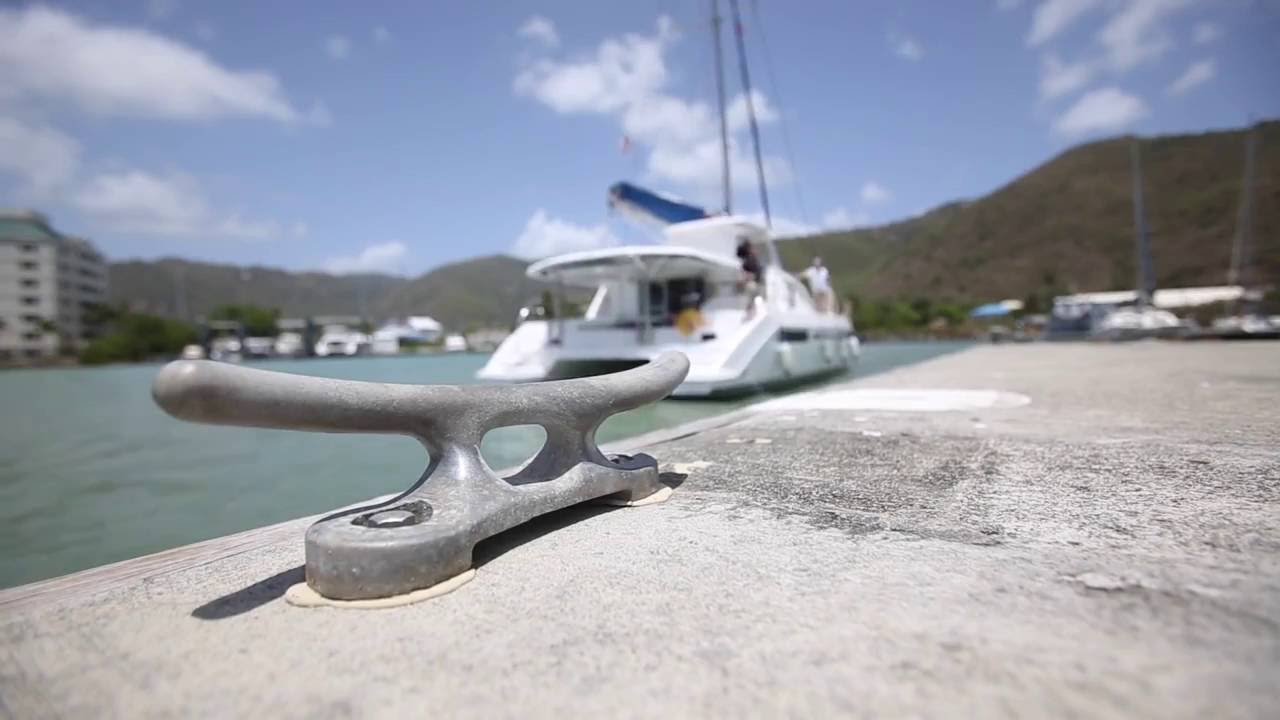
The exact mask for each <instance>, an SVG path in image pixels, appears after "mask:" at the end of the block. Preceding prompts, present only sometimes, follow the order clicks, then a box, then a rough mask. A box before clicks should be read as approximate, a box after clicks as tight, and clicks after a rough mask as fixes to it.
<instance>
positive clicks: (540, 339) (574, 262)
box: [478, 2, 860, 397]
mask: <svg viewBox="0 0 1280 720" xmlns="http://www.w3.org/2000/svg"><path fill="white" fill-rule="evenodd" d="M731 7H732V9H733V11H734V15H735V17H734V21H735V25H737V24H739V18H738V17H737V4H736V3H731ZM712 14H713V22H712V27H713V29H714V30H715V39H716V44H715V49H716V61H717V62H716V66H717V71H718V72H717V79H718V80H720V79H721V78H720V75H721V74H720V73H719V69H720V67H721V65H722V63H721V60H720V52H719V51H720V43H719V17H718V11H717V9H716V3H714V2H713V3H712ZM737 37H738V51H739V61H740V62H739V64H740V67H741V69H742V76H743V77H742V79H743V96H744V97H745V98H747V102H746V107H747V115H748V120H749V124H750V127H751V129H752V140H753V143H754V147H755V151H756V153H755V154H756V160H757V163H756V170H757V178H758V180H759V189H760V197H761V206H762V208H763V211H764V217H765V225H764V226H761V225H759V224H757V223H754V222H752V221H750V220H748V219H747V218H744V217H741V216H736V215H733V214H732V213H731V207H730V205H731V197H732V194H731V192H730V187H731V183H730V178H729V141H728V137H727V132H726V130H725V122H724V117H725V116H724V92H723V81H722V80H721V82H720V83H719V85H718V89H719V95H720V112H721V138H720V139H721V151H722V161H723V162H722V168H723V186H724V208H723V211H722V212H715V213H712V212H709V211H707V210H705V209H703V208H700V207H697V206H694V205H690V204H687V203H684V202H682V201H680V200H677V199H675V198H671V197H667V196H665V195H660V194H657V193H653V192H650V191H648V190H644V189H642V188H639V187H636V186H634V185H631V184H629V183H618V184H616V185H614V186H613V187H612V188H611V189H610V192H609V202H610V204H611V206H612V207H613V208H614V209H616V210H619V211H621V212H624V213H627V214H630V215H633V216H636V217H639V218H642V219H645V220H650V221H653V222H656V223H659V224H661V225H662V226H664V230H663V237H662V239H661V242H660V243H657V244H650V245H629V246H623V247H613V248H606V249H601V250H589V251H582V252H573V253H567V254H563V255H557V256H553V257H550V258H547V259H544V260H541V261H538V262H535V263H533V264H532V265H530V266H529V268H528V270H527V274H528V276H529V277H530V278H532V279H534V280H539V281H542V282H544V283H547V284H548V285H550V286H551V287H552V288H554V290H553V292H552V302H551V303H550V304H551V307H549V308H548V307H541V308H538V309H537V310H536V311H530V312H522V313H521V317H522V319H523V322H522V323H521V324H520V325H519V326H518V327H517V328H516V329H515V331H514V332H513V333H512V334H511V335H510V336H509V337H508V338H507V339H506V340H505V341H503V342H502V344H501V345H500V346H499V347H498V349H497V351H496V352H494V353H493V355H492V356H491V357H490V358H489V361H488V363H487V364H486V365H485V366H484V367H483V368H482V369H481V370H480V372H479V373H478V377H479V378H481V379H483V380H490V381H503V382H527V381H536V380H550V379H558V378H569V377H581V376H586V375H595V374H600V373H605V372H612V371H616V370H622V369H626V368H628V367H633V366H636V365H641V364H644V363H646V362H648V361H650V360H652V359H653V358H655V357H657V356H658V355H660V354H661V353H663V352H667V351H670V350H678V351H681V352H683V353H684V354H685V355H687V356H688V358H689V362H690V370H689V374H688V376H687V377H686V379H685V381H684V382H683V383H682V384H681V385H680V386H679V387H678V388H676V390H675V392H674V393H672V394H673V396H675V397H717V396H727V395H742V394H747V393H752V392H757V391H760V390H763V389H768V388H775V387H779V386H785V385H793V384H797V383H801V382H805V381H811V380H815V379H818V378H822V377H825V376H829V375H833V374H836V373H843V372H846V371H848V370H849V369H850V368H852V367H853V366H854V365H855V364H856V362H857V359H858V355H859V350H860V348H859V344H858V339H857V337H856V336H855V335H854V333H853V327H852V323H851V322H850V321H849V319H848V318H847V317H845V316H843V315H840V314H836V313H831V312H822V311H820V310H819V309H818V307H817V306H816V304H815V302H814V300H813V298H811V297H810V294H809V291H808V289H806V288H805V286H804V285H802V284H801V283H800V281H799V280H797V279H796V278H795V277H794V276H792V275H791V274H789V273H788V272H786V270H785V269H784V268H783V267H782V264H781V262H780V261H779V260H778V253H777V249H776V247H775V246H774V240H773V237H772V236H771V235H770V233H769V230H768V225H769V204H768V193H767V189H766V187H765V183H764V173H763V171H762V167H761V162H760V145H759V133H758V131H757V129H756V123H755V116H754V111H753V109H752V104H751V102H750V98H751V88H750V80H749V77H748V74H747V70H746V64H745V63H746V57H745V53H744V52H743V48H742V36H741V33H738V34H737ZM744 242H745V243H746V244H747V245H749V246H750V247H752V248H753V249H763V250H764V251H765V253H764V256H765V259H764V261H763V262H762V265H763V267H762V268H761V270H762V272H761V273H760V275H761V277H760V280H761V281H760V282H755V280H754V279H751V278H750V276H748V275H746V274H745V273H744V264H743V262H742V261H741V260H740V259H739V255H738V251H739V247H740V245H741V244H742V243H744ZM753 251H754V250H753ZM567 289H574V290H580V289H588V290H590V291H591V295H590V297H591V300H590V302H589V303H588V304H587V307H586V310H585V312H583V313H582V315H581V316H580V317H567V312H566V306H567V303H566V302H565V293H566V290H567Z"/></svg>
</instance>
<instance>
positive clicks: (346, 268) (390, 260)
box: [324, 242, 409, 275]
mask: <svg viewBox="0 0 1280 720" xmlns="http://www.w3.org/2000/svg"><path fill="white" fill-rule="evenodd" d="M408 254H409V248H408V247H407V246H405V244H404V243H402V242H389V243H382V244H380V245H370V246H369V247H367V248H365V249H363V250H361V251H360V252H359V254H357V255H353V256H349V257H335V258H330V259H329V260H326V261H325V263H324V269H325V271H326V272H330V273H333V274H334V275H353V274H357V273H390V274H392V275H401V274H403V265H404V259H405V256H407V255H408Z"/></svg>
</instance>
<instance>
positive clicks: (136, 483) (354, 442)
mask: <svg viewBox="0 0 1280 720" xmlns="http://www.w3.org/2000/svg"><path fill="white" fill-rule="evenodd" d="M966 345H967V343H944V342H923V343H878V344H871V345H867V346H864V352H863V357H862V361H861V364H860V366H859V369H858V373H857V374H858V375H859V376H865V375H868V374H873V373H877V372H882V371H884V370H888V369H891V368H894V367H897V366H900V365H906V364H909V363H913V362H919V361H921V360H926V359H929V358H931V357H936V356H938V355H942V354H945V353H948V352H952V351H955V350H958V349H960V348H963V347H965V346H966ZM484 360H485V356H482V355H473V354H447V355H430V356H425V355H424V356H402V357H370V358H351V359H340V360H276V361H269V362H263V363H260V364H258V365H259V366H260V367H264V368H266V369H270V370H278V371H282V372H292V373H301V374H305V375H318V376H324V377H334V378H343V379H351V380H371V381H378V382H391V383H467V382H472V378H473V377H474V374H475V371H476V370H477V369H479V367H480V366H481V365H482V364H483V363H484ZM159 368H160V366H159V365H129V366H112V367H104V368H72V369H51V370H12V371H7V372H3V373H0V398H3V403H4V411H3V413H0V549H2V550H3V552H2V553H0V587H11V586H14V585H20V584H23V583H27V582H32V581H35V580H40V579H43V578H48V577H55V576H58V575H62V574H65V573H69V572H74V571H76V570H83V569H85V568H90V567H94V566H96V565H101V564H104V563H109V562H114V561H117V560H125V559H128V558H132V557H137V556H139V555H144V554H147V553H151V552H156V551H159V550H164V549H167V548H171V547H176V546H179V545H184V544H187V543H192V542H196V541H199V540H204V539H208V538H212V537H218V536H222V535H226V534H229V533H234V532H238V531H241V530H247V529H250V528H255V527H260V526H263V525H268V524H271V523H276V522H280V521H283V520H288V519H292V518H296V517H301V516H305V515H310V514H314V513H319V512H324V511H326V510H330V509H333V508H336V507H339V506H342V505H345V504H348V503H353V502H358V501H360V500H365V499H367V498H370V497H373V496H377V495H382V494H386V493H390V492H396V491H399V490H403V489H405V488H407V487H408V486H409V485H410V484H412V482H413V481H414V480H415V479H416V478H417V477H418V476H419V475H420V474H421V472H422V470H423V468H425V467H426V461H427V458H426V452H425V450H424V449H423V448H422V447H421V446H420V445H419V444H418V443H417V442H416V441H415V440H413V439H411V438H407V437H386V436H375V435H325V434H315V433H301V432H287V431H273V430H256V429H245V428H227V427H214V426H205V425H192V424H188V423H184V422H180V421H178V420H174V419H173V418H170V417H168V416H167V415H165V414H164V413H162V412H161V411H160V410H159V409H158V408H157V407H156V406H155V404H154V403H153V402H152V400H151V394H150V387H151V381H152V379H153V378H154V376H155V374H156V372H157V371H158V370H159ZM758 399H759V398H748V399H747V400H742V401H737V402H732V403H729V402H710V401H705V402H693V401H666V402H661V403H658V404H656V405H653V406H650V407H645V408H640V409H638V410H633V411H630V412H627V413H623V414H620V415H617V416H614V417H613V418H611V419H610V420H609V421H608V422H607V423H606V424H605V425H604V427H603V428H601V431H600V433H599V440H600V441H601V442H609V441H611V440H618V439H622V438H625V437H629V436H633V435H638V434H640V433H644V432H648V431H651V430H656V429H659V428H663V427H670V426H674V425H677V424H680V423H683V422H688V421H690V420H695V419H698V418H702V417H707V416H711V415H716V414H719V413H723V412H726V411H728V410H731V409H733V408H734V407H737V406H739V405H741V404H743V403H745V402H750V401H752V400H758ZM539 433H540V431H538V430H534V429H530V428H507V429H503V430H499V431H494V432H492V433H490V434H489V435H488V436H487V437H486V438H485V441H484V444H483V446H482V450H483V452H484V456H485V459H486V461H487V462H488V463H489V465H490V466H492V467H495V468H504V467H510V466H512V465H515V464H518V463H520V462H521V461H523V460H524V459H525V458H527V457H529V456H530V455H531V454H532V453H533V452H534V451H536V450H537V448H538V447H539V444H540V441H541V436H540V434H539Z"/></svg>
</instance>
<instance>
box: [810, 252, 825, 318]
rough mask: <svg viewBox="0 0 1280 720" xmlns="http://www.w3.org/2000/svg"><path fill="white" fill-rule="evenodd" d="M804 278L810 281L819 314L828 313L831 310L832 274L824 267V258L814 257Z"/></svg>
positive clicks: (814, 302)
mask: <svg viewBox="0 0 1280 720" xmlns="http://www.w3.org/2000/svg"><path fill="white" fill-rule="evenodd" d="M804 277H805V280H807V281H809V292H811V293H813V304H814V305H815V306H817V308H818V312H822V313H824V312H827V311H828V310H829V309H830V308H831V273H830V272H829V271H828V270H827V268H826V267H824V266H823V264H822V258H820V257H817V256H814V258H813V262H812V263H810V265H809V267H808V269H806V270H805V271H804Z"/></svg>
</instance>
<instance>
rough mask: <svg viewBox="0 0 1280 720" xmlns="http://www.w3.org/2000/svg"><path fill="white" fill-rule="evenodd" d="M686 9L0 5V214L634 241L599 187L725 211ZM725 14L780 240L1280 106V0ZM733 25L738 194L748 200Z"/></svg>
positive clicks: (240, 231) (118, 222)
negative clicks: (1135, 137)
mask: <svg viewBox="0 0 1280 720" xmlns="http://www.w3.org/2000/svg"><path fill="white" fill-rule="evenodd" d="M709 4H710V3H709V1H708V0H636V1H635V2H628V3H612V2H611V3H601V2H586V1H585V0H578V1H576V2H571V1H568V0H528V1H526V2H514V1H512V2H483V1H477V2H468V3H460V2H458V3H455V2H436V3H404V2H380V1H377V0H364V1H362V2H360V3H352V2H338V1H336V0H335V1H331V2H324V1H320V0H312V1H309V2H301V0H298V1H296V2H289V3H260V2H256V1H251V0H244V1H236V0H220V1H216V2H215V1H212V0H210V1H206V2H197V1H196V0H139V1H138V2H128V1H127V0H85V1H84V2H67V3H55V4H40V3H26V2H14V1H13V0H0V207H19V208H33V209H37V210H39V211H41V212H44V213H45V214H47V215H48V216H49V217H50V218H51V220H52V221H53V223H54V225H55V227H57V228H59V229H60V230H61V231H63V232H65V233H69V234H75V235H80V236H84V237H88V238H89V239H91V240H92V241H94V242H95V243H96V244H97V245H98V246H99V247H100V248H101V249H102V250H103V251H104V252H105V253H106V254H107V255H108V256H109V257H111V258H113V259H124V258H134V257H142V258H155V257H165V256H181V257H187V258H192V259H200V260H209V261H216V262H234V263H242V264H261V265H269V266H277V267H285V268H289V269H295V270H327V271H330V272H338V273H350V272H388V273H394V274H402V275H416V274H419V273H421V272H424V271H426V270H429V269H431V268H433V267H436V266H439V265H441V264H445V263H448V262H452V261H457V260H461V259H466V258H469V257H475V256H478V255H486V254H492V253H511V254H516V255H519V256H522V257H527V258H533V257H541V256H545V255H549V254H553V253H556V252H563V251H567V250H577V249H586V248H594V247H605V246H609V245H615V244H625V243H643V242H653V241H654V240H655V238H656V236H657V233H656V231H655V230H654V229H653V228H649V227H643V226H638V225H636V224H635V223H634V222H632V221H631V220H628V219H626V218H624V217H619V216H617V215H616V214H613V213H611V212H610V211H609V209H608V207H607V204H606V191H607V188H608V187H609V185H611V184H612V183H614V182H616V181H619V180H628V181H632V182H635V183H638V184H640V185H643V186H645V187H648V188H651V189H654V190H657V191H661V192H664V193H667V194H671V195H675V196H677V197H681V198H685V199H688V200H690V201H693V202H696V203H700V204H704V205H705V206H707V207H709V208H719V207H721V206H722V204H723V199H722V192H721V189H720V154H719V152H720V151H719V147H720V146H719V135H718V133H719V125H718V119H717V112H716V100H715V75H714V70H713V68H714V64H713V57H714V55H713V52H712V49H711V48H712V42H711V24H710V18H709V16H710V11H709ZM720 5H721V10H722V13H724V14H726V15H727V13H728V0H721V2H720ZM741 6H742V17H743V27H744V38H745V42H746V46H747V56H748V60H749V67H750V72H751V76H752V82H753V87H754V91H753V93H752V95H751V99H752V100H753V103H752V104H753V105H754V106H755V110H756V114H757V116H758V119H759V121H760V130H761V135H762V144H763V154H764V165H765V175H766V177H767V178H768V180H769V183H768V188H769V195H770V200H771V203H770V204H771V206H772V211H773V213H772V214H773V224H774V230H775V233H777V234H779V235H786V234H797V233H803V232H810V231H816V230H819V229H836V228H845V227H856V226H863V225H875V224H880V223H884V222H889V221H893V220H897V219H902V218H906V217H911V216H913V215H917V214H920V213H922V212H925V211H927V210H928V209H930V208H933V207H935V206H937V205H940V204H943V203H946V202H950V201H954V200H957V199H962V198H972V197H978V196H981V195H983V194H985V193H987V192H990V191H992V190H994V189H996V188H998V187H1000V186H1002V185H1004V184H1005V183H1007V182H1009V181H1011V180H1013V179H1014V178H1015V177H1017V176H1018V175H1020V174H1022V173H1024V172H1026V171H1028V170H1030V169H1032V168H1034V167H1035V166H1037V165H1039V164H1041V163H1043V162H1046V161H1048V160H1049V159H1050V158H1052V157H1053V156H1054V155H1056V154H1058V153H1060V152H1062V151H1063V150H1065V149H1067V148H1069V147H1071V146H1073V145H1075V144H1078V143H1080V142H1085V141H1088V140H1090V139H1096V138H1100V137H1105V136H1110V135H1115V134H1121V133H1139V134H1144V135H1150V134H1165V133H1180V132H1195V131H1201V130H1205V129H1215V128H1228V127H1238V126H1241V125H1244V124H1247V123H1248V122H1250V120H1251V119H1261V118H1274V117H1277V116H1280V92H1277V90H1280V41H1277V38H1280V0H954V1H949V2H939V1H938V0H900V1H897V2H893V1H890V0H864V1H862V2H857V1H854V0H847V1H843V2H840V1H832V2H818V1H817V0H786V1H784V0H741ZM731 28H732V25H731V24H730V23H728V22H726V24H725V28H724V32H723V36H722V37H723V41H724V43H725V49H726V67H725V74H726V93H727V95H728V112H727V120H728V125H729V129H730V134H731V136H732V141H731V145H732V153H731V154H732V161H731V166H732V170H733V189H734V191H733V193H732V204H733V209H734V211H735V212H739V213H743V214H747V215H758V214H759V212H760V208H761V205H760V202H759V197H758V194H757V192H758V191H757V183H756V177H755V168H754V163H753V161H752V156H751V145H750V139H749V135H748V129H747V128H748V125H747V119H746V118H747V113H746V105H747V103H746V102H745V100H746V95H745V93H744V92H743V89H742V88H743V85H742V83H741V81H740V78H739V75H738V68H737V64H736V58H735V55H734V53H733V42H734V39H733V35H732V33H731Z"/></svg>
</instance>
